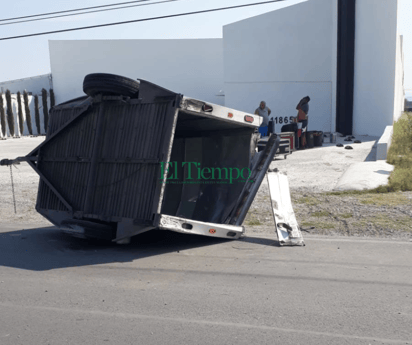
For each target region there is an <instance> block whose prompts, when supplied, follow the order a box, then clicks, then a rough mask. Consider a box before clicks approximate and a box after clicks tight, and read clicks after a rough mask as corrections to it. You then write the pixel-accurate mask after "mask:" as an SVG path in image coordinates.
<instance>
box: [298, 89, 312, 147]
mask: <svg viewBox="0 0 412 345" xmlns="http://www.w3.org/2000/svg"><path fill="white" fill-rule="evenodd" d="M309 101H310V97H309V96H306V97H303V98H302V99H301V100H300V101H299V103H298V105H297V106H296V110H297V111H298V116H297V121H298V122H301V123H302V134H301V137H300V148H301V149H305V148H306V146H307V140H306V131H307V128H308V113H309Z"/></svg>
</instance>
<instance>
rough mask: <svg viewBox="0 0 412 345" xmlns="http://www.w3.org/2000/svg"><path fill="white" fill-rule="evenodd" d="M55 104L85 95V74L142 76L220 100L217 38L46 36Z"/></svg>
mask: <svg viewBox="0 0 412 345" xmlns="http://www.w3.org/2000/svg"><path fill="white" fill-rule="evenodd" d="M49 49H50V64H51V71H52V75H53V85H54V91H55V95H56V104H58V103H61V102H64V101H67V100H69V99H72V98H76V97H80V96H83V95H84V93H83V79H84V77H85V76H86V75H87V74H89V73H112V74H118V75H122V76H125V77H129V78H131V79H138V78H141V79H146V80H148V81H150V82H153V83H155V84H158V85H160V86H162V87H165V88H167V89H170V90H172V91H175V92H178V93H182V94H184V95H185V96H189V97H194V98H198V99H202V100H205V101H208V102H212V103H216V104H222V105H223V103H224V99H223V97H221V96H217V95H218V94H219V92H220V91H221V90H222V89H223V46H222V40H221V39H187V40H90V41H88V40H85V41H49Z"/></svg>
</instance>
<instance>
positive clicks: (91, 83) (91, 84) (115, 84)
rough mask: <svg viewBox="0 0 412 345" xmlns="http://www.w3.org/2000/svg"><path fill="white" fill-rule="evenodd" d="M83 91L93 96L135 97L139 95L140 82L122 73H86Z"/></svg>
mask: <svg viewBox="0 0 412 345" xmlns="http://www.w3.org/2000/svg"><path fill="white" fill-rule="evenodd" d="M83 91H84V93H85V94H86V95H88V96H91V97H94V96H96V95H98V94H103V95H122V96H126V97H130V98H134V97H137V95H138V92H139V83H138V82H137V81H136V80H133V79H129V78H126V77H122V76H120V75H115V74H106V73H93V74H88V75H86V77H85V78H84V81H83Z"/></svg>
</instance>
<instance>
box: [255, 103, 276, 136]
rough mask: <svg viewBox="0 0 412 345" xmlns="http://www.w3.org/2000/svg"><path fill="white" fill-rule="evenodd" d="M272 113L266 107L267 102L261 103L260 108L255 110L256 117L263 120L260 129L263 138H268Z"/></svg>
mask: <svg viewBox="0 0 412 345" xmlns="http://www.w3.org/2000/svg"><path fill="white" fill-rule="evenodd" d="M271 112H272V111H271V110H270V109H269V108H268V107H267V106H266V102H265V101H262V102H260V105H259V108H257V109H256V110H255V115H259V116H261V117H262V120H263V121H262V124H261V125H260V128H259V132H260V133H261V134H262V136H266V135H267V133H268V125H269V115H270V113H271ZM263 134H265V135H263Z"/></svg>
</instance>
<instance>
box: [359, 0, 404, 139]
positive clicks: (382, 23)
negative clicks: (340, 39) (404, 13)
mask: <svg viewBox="0 0 412 345" xmlns="http://www.w3.org/2000/svg"><path fill="white" fill-rule="evenodd" d="M396 26H397V0H357V1H356V34H355V86H354V104H353V132H354V135H362V134H369V135H376V136H380V135H382V133H383V132H384V130H385V127H386V126H388V125H392V122H393V118H394V108H395V96H394V95H395V67H396V44H397V39H396V37H397V31H396Z"/></svg>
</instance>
